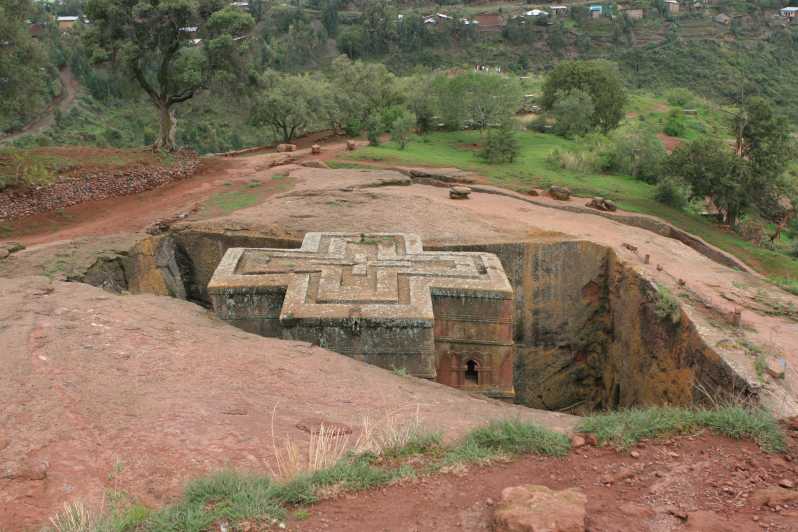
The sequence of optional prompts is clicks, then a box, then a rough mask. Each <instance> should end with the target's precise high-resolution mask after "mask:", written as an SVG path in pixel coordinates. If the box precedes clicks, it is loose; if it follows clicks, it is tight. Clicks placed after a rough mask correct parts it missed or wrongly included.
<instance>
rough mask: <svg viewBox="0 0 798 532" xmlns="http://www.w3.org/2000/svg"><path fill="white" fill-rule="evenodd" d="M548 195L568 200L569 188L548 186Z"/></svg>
mask: <svg viewBox="0 0 798 532" xmlns="http://www.w3.org/2000/svg"><path fill="white" fill-rule="evenodd" d="M549 196H551V197H552V198H554V199H556V200H560V201H568V200H569V199H571V189H570V188H568V187H561V186H558V185H552V186H550V187H549Z"/></svg>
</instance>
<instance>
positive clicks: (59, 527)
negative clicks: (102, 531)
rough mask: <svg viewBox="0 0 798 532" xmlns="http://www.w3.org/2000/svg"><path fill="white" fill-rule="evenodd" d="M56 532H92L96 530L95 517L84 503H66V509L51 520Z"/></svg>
mask: <svg viewBox="0 0 798 532" xmlns="http://www.w3.org/2000/svg"><path fill="white" fill-rule="evenodd" d="M50 524H51V525H52V528H51V529H50V530H53V531H54V532H92V531H93V530H94V529H95V524H96V523H95V518H94V515H93V514H92V513H91V512H90V511H89V509H88V508H87V507H86V505H85V504H83V503H82V502H79V501H77V502H73V503H64V509H63V510H61V511H60V512H58V513H57V514H56V515H55V516H54V517H51V518H50Z"/></svg>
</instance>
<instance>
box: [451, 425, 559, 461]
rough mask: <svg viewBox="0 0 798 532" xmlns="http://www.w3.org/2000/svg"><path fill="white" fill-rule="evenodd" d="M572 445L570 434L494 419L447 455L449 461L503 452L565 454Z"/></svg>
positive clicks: (547, 454) (514, 454) (484, 458)
mask: <svg viewBox="0 0 798 532" xmlns="http://www.w3.org/2000/svg"><path fill="white" fill-rule="evenodd" d="M570 449H571V443H570V440H569V439H568V437H567V436H565V435H564V434H560V433H558V432H553V431H550V430H547V429H544V428H543V427H540V426H538V425H534V424H531V423H524V422H521V421H511V420H505V421H493V422H491V423H490V424H489V425H488V426H486V427H482V428H478V429H476V430H473V431H472V432H471V433H470V434H469V435H468V436H467V437H466V439H465V440H463V442H462V443H461V444H460V445H458V446H455V447H454V448H452V449H450V450H449V452H447V453H446V455H445V456H444V463H445V464H447V465H448V464H455V463H468V462H481V461H485V460H490V459H492V458H497V457H501V456H518V455H522V454H540V455H544V456H564V455H566V454H568V451H569V450H570Z"/></svg>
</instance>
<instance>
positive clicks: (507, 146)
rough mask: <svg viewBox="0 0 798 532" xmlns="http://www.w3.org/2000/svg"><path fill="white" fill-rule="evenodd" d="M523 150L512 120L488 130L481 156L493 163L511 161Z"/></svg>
mask: <svg viewBox="0 0 798 532" xmlns="http://www.w3.org/2000/svg"><path fill="white" fill-rule="evenodd" d="M520 152H521V146H520V144H519V142H518V138H517V137H516V133H515V125H514V123H513V121H512V120H507V121H506V122H504V123H502V124H501V126H499V127H497V128H493V129H491V130H490V131H488V135H487V138H486V139H485V145H484V146H483V147H482V150H481V151H480V152H479V156H480V157H481V158H482V159H484V160H486V161H487V162H489V163H492V164H501V163H511V162H513V161H514V160H515V158H516V157H518V154H519V153H520Z"/></svg>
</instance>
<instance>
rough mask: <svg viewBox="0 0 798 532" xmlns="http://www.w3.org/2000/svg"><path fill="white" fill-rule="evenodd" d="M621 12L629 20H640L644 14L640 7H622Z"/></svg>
mask: <svg viewBox="0 0 798 532" xmlns="http://www.w3.org/2000/svg"><path fill="white" fill-rule="evenodd" d="M621 12H622V13H623V14H624V15H625V16H626V17H627V18H628V19H630V20H640V19H642V18H643V14H644V12H643V10H642V9H624V10H623V11H621Z"/></svg>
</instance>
